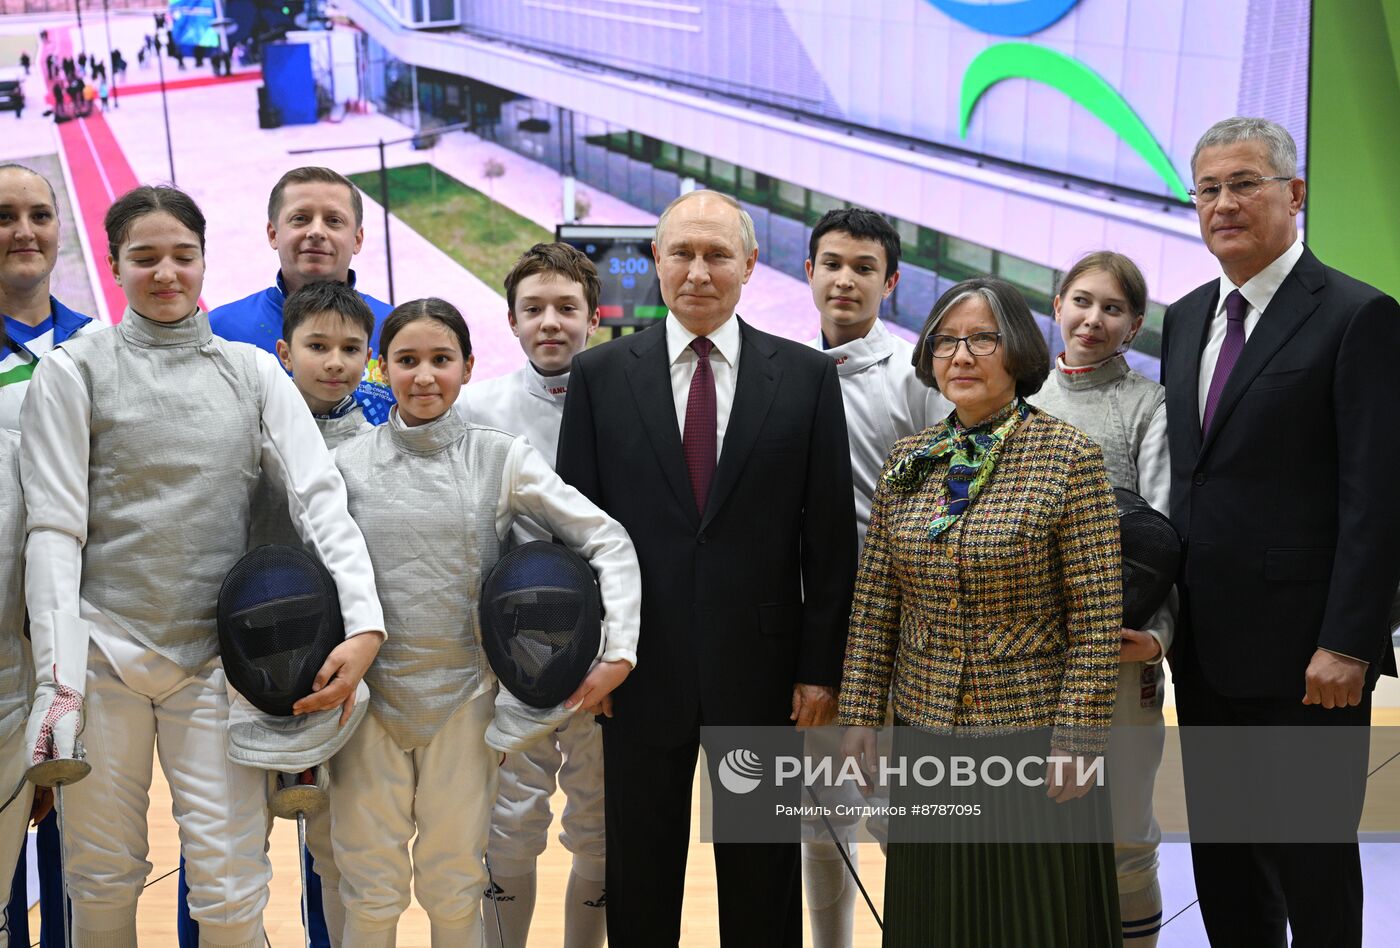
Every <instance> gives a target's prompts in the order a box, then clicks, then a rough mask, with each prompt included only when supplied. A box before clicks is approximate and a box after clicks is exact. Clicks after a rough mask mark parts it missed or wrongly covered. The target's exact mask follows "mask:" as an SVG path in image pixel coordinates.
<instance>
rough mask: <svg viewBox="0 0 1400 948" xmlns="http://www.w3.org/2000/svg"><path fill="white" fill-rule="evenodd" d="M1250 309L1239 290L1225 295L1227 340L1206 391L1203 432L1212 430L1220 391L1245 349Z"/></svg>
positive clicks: (1222, 389)
mask: <svg viewBox="0 0 1400 948" xmlns="http://www.w3.org/2000/svg"><path fill="white" fill-rule="evenodd" d="M1248 310H1249V303H1248V302H1246V301H1245V298H1244V296H1243V295H1241V293H1240V291H1239V290H1231V291H1230V295H1229V296H1227V297H1225V319H1226V321H1227V322H1228V324H1229V325H1227V326H1226V327H1225V341H1224V342H1223V343H1221V344H1220V356H1219V357H1218V358H1217V359H1216V360H1215V374H1214V375H1212V376H1211V377H1210V390H1209V391H1207V392H1206V413H1205V415H1203V416H1202V417H1201V434H1205V433H1206V432H1208V431H1210V423H1211V420H1212V419H1213V418H1214V417H1215V409H1216V407H1217V406H1219V404H1220V393H1221V392H1223V391H1225V383H1226V382H1228V381H1230V372H1231V371H1233V370H1234V368H1235V363H1236V362H1238V361H1239V360H1240V353H1241V352H1243V351H1244V314H1245V313H1246V312H1247V311H1248Z"/></svg>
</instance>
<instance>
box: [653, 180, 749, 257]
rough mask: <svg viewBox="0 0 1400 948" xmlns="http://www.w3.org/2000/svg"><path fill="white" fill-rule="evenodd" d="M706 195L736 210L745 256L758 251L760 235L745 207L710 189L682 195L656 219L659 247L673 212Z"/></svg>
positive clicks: (696, 190) (733, 199)
mask: <svg viewBox="0 0 1400 948" xmlns="http://www.w3.org/2000/svg"><path fill="white" fill-rule="evenodd" d="M705 195H708V196H709V197H713V198H718V199H719V200H720V201H721V202H723V203H725V204H728V205H729V206H730V207H732V208H734V210H735V211H736V212H737V213H738V215H739V235H740V237H741V238H742V239H743V242H744V256H746V257H747V256H749V255H750V254H752V253H753V252H754V251H755V250H757V249H758V234H757V232H755V231H754V227H753V218H752V217H750V216H749V212H748V211H746V210H744V205H742V204H740V203H739V202H738V201H737V200H736V199H735V198H733V197H731V196H730V195H728V194H725V193H724V192H723V191H711V190H709V189H708V188H696V189H695V190H694V191H687V192H686V193H685V194H682V195H681V196H680V197H678V198H676V199H675V200H674V201H672V202H671V203H670V204H667V205H666V209H665V210H664V211H662V212H661V216H660V217H658V218H657V219H656V243H657V246H660V245H661V235H662V233H664V232H665V230H666V221H667V220H668V219H669V218H670V216H671V212H672V211H674V210H675V209H676V208H678V207H680V206H681V205H682V204H684V203H685V202H686V201H689V200H692V199H694V198H698V197H702V196H705Z"/></svg>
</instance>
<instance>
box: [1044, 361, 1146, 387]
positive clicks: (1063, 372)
mask: <svg viewBox="0 0 1400 948" xmlns="http://www.w3.org/2000/svg"><path fill="white" fill-rule="evenodd" d="M1130 371H1132V369H1131V368H1130V367H1129V365H1128V360H1127V359H1125V358H1123V354H1122V353H1121V352H1116V353H1114V354H1113V355H1111V356H1109V357H1108V358H1107V359H1104V360H1103V361H1102V362H1095V363H1094V364H1093V365H1065V357H1064V356H1063V355H1059V356H1056V357H1055V380H1056V382H1058V383H1059V384H1060V385H1061V386H1062V387H1064V388H1067V389H1070V390H1072V391H1082V390H1084V389H1088V388H1098V387H1099V386H1100V385H1107V384H1108V383H1109V382H1116V381H1118V380H1119V379H1121V378H1122V377H1123V376H1125V375H1127V374H1128V373H1129V372H1130Z"/></svg>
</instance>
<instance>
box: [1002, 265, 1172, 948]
mask: <svg viewBox="0 0 1400 948" xmlns="http://www.w3.org/2000/svg"><path fill="white" fill-rule="evenodd" d="M1146 308H1147V283H1146V281H1144V280H1143V278H1142V272H1141V271H1140V270H1138V268H1137V265H1136V264H1134V263H1133V262H1132V261H1131V260H1129V259H1128V258H1127V257H1125V256H1123V255H1122V254H1119V253H1111V252H1109V251H1102V252H1099V253H1092V254H1089V255H1088V256H1086V257H1085V258H1084V259H1082V260H1080V261H1079V262H1078V263H1076V264H1075V265H1074V266H1073V267H1071V268H1070V270H1069V273H1067V274H1066V275H1065V278H1064V281H1063V282H1062V283H1061V284H1060V294H1059V295H1058V296H1057V297H1055V321H1056V322H1057V323H1059V326H1060V333H1061V335H1062V336H1063V337H1064V342H1065V351H1064V352H1062V353H1061V354H1060V356H1059V358H1058V359H1057V360H1056V361H1055V368H1054V369H1053V370H1051V372H1050V378H1049V379H1048V380H1047V381H1046V383H1045V385H1044V386H1043V387H1042V388H1041V390H1040V391H1039V392H1037V393H1036V394H1034V395H1032V396H1031V397H1030V398H1029V399H1027V400H1028V401H1029V402H1030V403H1031V404H1033V405H1035V406H1036V407H1037V408H1043V409H1045V410H1046V411H1048V412H1049V413H1050V414H1052V415H1055V416H1056V417H1058V418H1060V419H1062V420H1064V421H1067V422H1069V423H1070V424H1072V425H1074V426H1075V427H1076V428H1079V429H1080V430H1081V431H1083V432H1085V433H1086V434H1088V435H1089V436H1090V437H1091V438H1093V439H1094V440H1095V441H1097V442H1098V443H1099V447H1100V448H1102V449H1103V460H1104V467H1105V468H1106V469H1107V470H1108V480H1109V483H1111V484H1112V485H1113V486H1114V487H1126V488H1127V489H1128V490H1131V491H1134V492H1136V493H1138V494H1141V495H1142V497H1143V499H1145V500H1146V501H1147V502H1148V503H1149V504H1151V505H1152V506H1153V507H1155V508H1156V509H1157V511H1158V512H1160V513H1162V514H1166V513H1167V511H1168V507H1167V504H1168V500H1169V498H1168V488H1169V484H1170V477H1171V463H1170V459H1169V457H1168V454H1167V410H1166V391H1165V390H1164V389H1163V388H1162V386H1160V385H1158V384H1157V383H1156V382H1154V381H1152V380H1151V379H1149V378H1146V377H1145V376H1143V375H1140V374H1139V373H1137V372H1135V371H1133V369H1131V368H1129V366H1128V362H1127V360H1126V359H1125V358H1124V357H1123V353H1124V352H1125V351H1126V350H1127V349H1128V347H1129V346H1131V345H1132V342H1133V338H1134V337H1135V336H1136V335H1137V334H1138V332H1139V331H1140V330H1141V329H1142V321H1143V314H1144V311H1145V310H1146ZM1175 609H1176V600H1175V594H1173V595H1172V597H1171V598H1169V599H1168V601H1167V602H1166V603H1164V604H1163V605H1162V607H1161V608H1160V609H1158V610H1157V612H1156V614H1155V615H1153V617H1152V619H1151V621H1149V622H1148V623H1146V628H1144V629H1141V630H1139V629H1124V630H1123V644H1122V651H1121V652H1120V654H1119V663H1118V670H1119V672H1118V697H1117V699H1116V700H1115V701H1114V705H1113V726H1114V734H1113V737H1112V738H1111V739H1110V743H1109V748H1108V751H1109V752H1108V767H1109V786H1111V787H1112V788H1113V818H1114V823H1115V826H1116V827H1117V834H1116V835H1117V842H1116V844H1115V846H1114V852H1113V855H1114V862H1115V863H1116V867H1117V870H1118V902H1119V908H1120V911H1121V913H1122V918H1123V937H1124V938H1125V939H1130V940H1131V943H1132V944H1134V945H1138V946H1141V948H1153V946H1155V945H1156V944H1157V932H1158V930H1159V929H1160V928H1161V926H1162V890H1161V888H1160V887H1159V886H1158V884H1157V847H1158V844H1159V843H1160V842H1161V839H1162V831H1161V829H1160V828H1159V827H1158V826H1157V821H1156V819H1155V818H1154V817H1153V815H1152V786H1153V783H1154V781H1155V780H1156V776H1157V767H1158V765H1159V764H1160V763H1161V761H1162V745H1163V741H1164V740H1165V739H1166V725H1165V723H1164V721H1163V718H1162V697H1163V690H1164V688H1165V681H1164V675H1163V674H1162V670H1163V666H1162V659H1163V657H1164V656H1165V655H1166V653H1167V649H1168V648H1170V647H1171V639H1172V626H1173V622H1174V620H1175Z"/></svg>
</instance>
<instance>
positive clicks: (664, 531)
mask: <svg viewBox="0 0 1400 948" xmlns="http://www.w3.org/2000/svg"><path fill="white" fill-rule="evenodd" d="M652 253H653V255H654V256H655V258H656V268H657V276H658V278H659V280H660V282H661V292H662V297H663V299H665V301H666V305H667V307H668V309H669V311H670V312H669V315H667V317H666V319H665V321H664V323H663V324H660V325H657V326H654V327H652V328H650V329H647V330H646V331H644V332H639V333H636V334H635V335H631V336H626V337H624V338H622V339H619V340H617V341H615V342H613V343H610V344H608V345H605V346H601V347H599V348H597V349H592V350H589V351H586V352H583V353H581V354H580V355H579V356H578V357H577V358H575V359H574V362H573V369H572V373H571V375H570V380H569V395H568V400H567V401H566V402H565V405H564V421H563V426H562V428H561V430H560V434H559V457H558V471H559V474H560V475H561V476H562V477H563V478H564V479H565V480H566V481H568V482H569V483H570V484H573V485H574V486H575V487H577V488H578V489H579V490H581V491H582V492H583V493H584V494H586V495H587V496H588V497H589V498H590V499H591V500H592V501H593V502H594V503H596V504H598V505H599V506H600V507H602V508H603V509H604V510H606V511H607V512H608V513H609V514H611V515H612V516H613V517H615V518H616V519H617V520H618V521H620V522H621V523H622V525H623V526H624V527H626V528H627V532H628V533H629V534H630V535H631V537H632V541H633V542H634V543H635V544H636V546H637V556H638V559H639V560H640V561H641V564H642V634H641V640H640V643H639V645H638V661H637V668H636V671H634V672H633V673H632V675H631V676H630V677H629V678H628V679H627V681H626V682H625V683H624V684H623V685H622V686H621V687H620V688H618V690H617V691H616V692H614V693H613V695H611V696H610V697H611V698H612V706H611V709H610V710H611V714H610V716H609V717H608V719H607V720H605V721H604V725H603V760H604V793H605V796H606V801H607V802H606V813H607V847H608V856H607V860H608V862H607V893H608V907H607V909H608V943H609V944H610V945H612V946H614V948H631V946H639V948H661V946H665V945H675V944H677V943H678V941H679V938H680V918H681V901H682V895H683V892H684V884H685V863H686V854H687V849H688V846H689V843H690V808H691V786H692V783H693V781H694V775H695V763H696V759H697V752H698V747H699V738H700V727H701V726H702V725H759V726H761V725H770V726H771V725H789V724H790V722H793V721H795V722H796V723H797V724H798V725H799V726H807V725H818V724H824V723H827V722H828V721H830V720H831V719H832V717H834V714H835V691H836V687H837V685H838V683H839V681H840V678H841V662H842V658H843V655H844V651H845V643H846V623H847V619H848V617H849V613H850V605H851V588H852V584H853V581H854V573H855V560H856V532H855V512H854V507H853V504H852V501H851V497H852V493H851V490H852V488H851V469H850V457H849V455H848V447H847V441H846V422H845V414H844V411H843V408H842V403H841V392H840V384H839V381H838V379H837V375H836V368H835V365H834V364H833V363H832V362H831V360H829V359H826V358H825V357H824V356H823V355H822V354H821V353H819V352H816V351H814V350H812V349H809V348H807V347H805V346H802V345H800V344H798V343H796V342H790V341H787V340H784V339H779V338H776V337H774V336H770V335H768V334H767V333H763V332H759V331H758V330H756V329H754V328H753V327H751V326H749V325H747V324H745V323H744V322H743V321H742V320H740V319H739V318H738V317H737V316H736V315H735V314H734V309H735V306H736V305H737V304H738V302H739V295H740V292H741V291H742V289H743V286H744V284H745V283H746V282H748V279H749V276H750V275H751V274H752V273H753V268H754V265H755V264H756V262H757V260H758V247H757V243H756V241H755V239H754V232H753V222H752V221H751V220H750V219H749V217H748V215H747V214H746V213H744V211H743V209H742V208H741V207H740V206H739V204H738V202H736V201H735V200H734V199H732V198H730V197H728V196H726V195H722V194H718V193H716V192H712V191H699V192H692V193H690V194H687V195H684V196H682V197H680V198H678V199H677V200H676V201H674V202H672V204H671V206H670V207H668V208H667V209H666V210H665V211H664V212H663V213H662V215H661V219H660V220H659V221H658V222H657V228H656V240H655V242H654V243H653V244H652ZM794 802H796V801H794ZM715 869H716V875H717V878H718V882H719V909H720V938H721V940H722V941H723V943H724V944H725V945H726V946H730V945H754V946H760V945H761V946H765V948H768V946H773V948H777V946H785V945H791V946H797V945H800V943H801V934H802V920H801V889H800V879H799V870H798V846H797V844H796V843H795V842H794V843H792V844H732V843H731V844H724V843H720V844H716V845H715Z"/></svg>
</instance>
